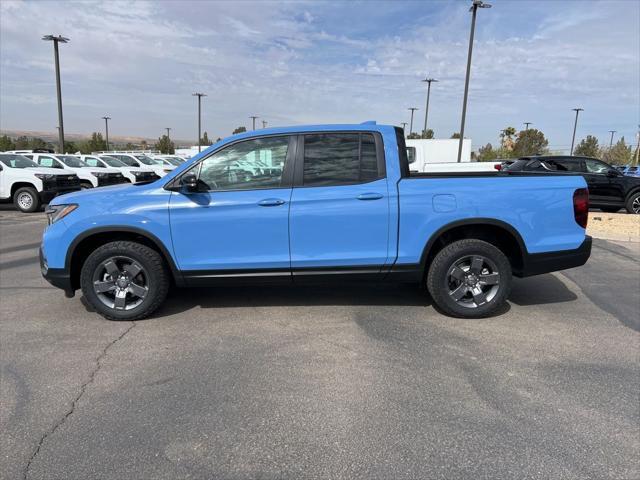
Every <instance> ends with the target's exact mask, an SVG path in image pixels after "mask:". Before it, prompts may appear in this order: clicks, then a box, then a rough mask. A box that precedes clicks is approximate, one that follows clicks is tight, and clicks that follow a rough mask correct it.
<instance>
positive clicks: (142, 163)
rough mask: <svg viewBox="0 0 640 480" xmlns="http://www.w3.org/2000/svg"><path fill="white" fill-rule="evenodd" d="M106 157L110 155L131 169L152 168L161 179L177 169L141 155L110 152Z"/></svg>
mask: <svg viewBox="0 0 640 480" xmlns="http://www.w3.org/2000/svg"><path fill="white" fill-rule="evenodd" d="M104 155H109V156H110V157H114V158H117V159H118V160H120V161H121V162H122V163H125V164H126V165H128V166H130V167H140V168H150V169H152V170H153V171H154V172H155V174H156V175H158V176H159V177H164V176H165V175H166V174H167V173H169V172H170V171H171V170H173V169H174V168H176V167H175V165H162V164H158V162H156V161H154V160H153V158H151V157H149V156H147V155H144V154H141V153H119V152H114V153H111V152H109V153H108V154H104Z"/></svg>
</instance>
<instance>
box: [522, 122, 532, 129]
mask: <svg viewBox="0 0 640 480" xmlns="http://www.w3.org/2000/svg"><path fill="white" fill-rule="evenodd" d="M532 124H533V122H524V129H525V130H529V125H532Z"/></svg>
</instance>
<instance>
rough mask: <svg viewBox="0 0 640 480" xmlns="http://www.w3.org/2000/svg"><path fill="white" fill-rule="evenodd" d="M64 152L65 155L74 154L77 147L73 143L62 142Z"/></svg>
mask: <svg viewBox="0 0 640 480" xmlns="http://www.w3.org/2000/svg"><path fill="white" fill-rule="evenodd" d="M64 151H65V153H76V152H77V151H78V147H77V146H76V144H75V142H64Z"/></svg>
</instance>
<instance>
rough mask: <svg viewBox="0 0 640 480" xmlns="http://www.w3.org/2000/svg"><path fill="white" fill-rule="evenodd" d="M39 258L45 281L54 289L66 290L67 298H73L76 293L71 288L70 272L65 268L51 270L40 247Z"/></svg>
mask: <svg viewBox="0 0 640 480" xmlns="http://www.w3.org/2000/svg"><path fill="white" fill-rule="evenodd" d="M39 257H40V272H41V273H42V276H43V277H44V279H45V280H46V281H47V282H49V283H50V284H51V285H53V286H54V287H57V288H60V289H62V290H64V294H65V296H66V297H68V298H71V297H73V296H74V295H75V294H76V292H75V290H74V288H73V287H72V286H71V275H70V274H69V272H68V271H67V270H66V269H64V268H49V266H48V265H47V259H46V258H45V257H44V253H43V252H42V247H40V250H39Z"/></svg>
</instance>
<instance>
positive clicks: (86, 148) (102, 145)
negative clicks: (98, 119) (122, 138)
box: [77, 132, 107, 154]
mask: <svg viewBox="0 0 640 480" xmlns="http://www.w3.org/2000/svg"><path fill="white" fill-rule="evenodd" d="M77 148H78V150H80V152H81V153H84V154H89V153H93V152H101V151H104V150H106V149H107V142H105V141H104V139H103V138H102V134H101V133H99V132H93V133H92V134H91V138H89V140H85V141H84V142H81V143H80V144H79V145H78V147H77Z"/></svg>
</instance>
